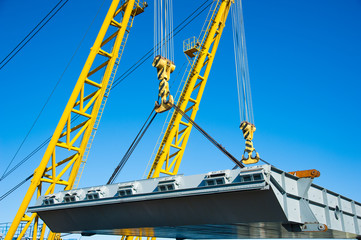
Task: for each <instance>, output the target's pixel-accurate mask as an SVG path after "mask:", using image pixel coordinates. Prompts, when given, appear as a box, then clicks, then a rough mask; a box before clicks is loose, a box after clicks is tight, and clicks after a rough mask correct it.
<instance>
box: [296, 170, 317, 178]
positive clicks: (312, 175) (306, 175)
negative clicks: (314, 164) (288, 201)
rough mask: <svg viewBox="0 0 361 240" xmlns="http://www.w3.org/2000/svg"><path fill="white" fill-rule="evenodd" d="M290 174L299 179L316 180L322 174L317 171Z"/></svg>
mask: <svg viewBox="0 0 361 240" xmlns="http://www.w3.org/2000/svg"><path fill="white" fill-rule="evenodd" d="M289 174H291V175H294V176H296V177H299V178H316V177H319V176H320V175H321V174H320V172H319V171H317V170H316V169H310V170H302V171H294V172H289Z"/></svg>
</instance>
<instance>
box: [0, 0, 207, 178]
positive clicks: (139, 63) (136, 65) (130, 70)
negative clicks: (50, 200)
mask: <svg viewBox="0 0 361 240" xmlns="http://www.w3.org/2000/svg"><path fill="white" fill-rule="evenodd" d="M209 2H210V3H209ZM103 3H104V2H103ZM206 3H209V4H208V5H206ZM212 3H213V1H212V0H207V1H204V2H203V3H202V4H201V5H200V6H199V7H198V8H197V9H196V10H194V11H193V12H192V13H191V14H190V15H188V17H186V18H185V19H184V20H183V21H182V22H181V23H180V24H178V26H177V27H176V28H174V29H173V31H172V35H171V36H172V38H174V37H175V36H176V35H178V34H179V33H180V32H181V31H182V30H183V29H184V28H185V27H186V26H188V25H189V24H190V23H191V22H193V21H194V20H195V19H196V18H197V17H198V16H199V15H200V14H202V13H203V12H204V11H205V10H206V9H207V8H208V7H209V6H210V5H211V4H212ZM202 8H203V9H202ZM98 12H99V11H98ZM197 12H198V13H197ZM97 14H98V13H97ZM195 14H196V15H195ZM193 15H195V16H193ZM94 19H95V18H94ZM189 19H190V20H189ZM188 20H189V21H188ZM93 21H94V20H93ZM187 21H188V22H187ZM182 25H183V26H182ZM88 30H89V29H88ZM176 30H177V31H176ZM84 37H85V36H84ZM168 38H170V35H168ZM83 39H84V38H83ZM160 44H161V42H160V43H158V45H157V48H158V47H159V46H160ZM154 50H155V48H154V47H153V48H151V49H150V50H149V51H148V52H147V53H146V54H144V55H143V56H142V57H141V58H140V59H139V60H138V61H137V62H136V63H134V64H133V65H132V66H131V67H129V68H128V69H127V70H126V71H125V72H124V73H123V74H122V75H120V76H119V77H118V78H117V79H116V80H115V81H114V83H113V85H112V88H111V90H113V89H114V88H115V87H117V86H118V85H119V84H120V83H121V82H123V81H124V80H125V79H126V78H127V77H129V75H130V74H132V73H133V72H134V71H135V70H137V69H138V68H139V67H140V66H142V65H143V64H144V63H145V62H146V61H147V60H148V59H149V58H151V57H152V56H153V51H154ZM72 58H73V57H72ZM68 65H69V64H68ZM64 73H65V71H64V72H63V74H62V76H63V75H64ZM54 90H55V89H54ZM50 97H51V95H50V96H49V99H50ZM44 107H45V105H44ZM40 114H41V112H40V113H39V115H40ZM76 117H78V116H76ZM36 121H37V120H35V122H34V124H33V125H35V123H36ZM72 121H73V119H72ZM30 131H31V129H30ZM30 131H29V134H30ZM50 139H51V136H50V137H49V138H48V139H47V140H45V141H44V142H42V143H41V144H40V145H39V146H38V147H37V148H35V150H33V151H32V152H31V153H29V154H28V155H27V156H26V157H25V158H23V159H22V160H21V161H20V162H19V163H18V164H17V165H15V166H14V167H13V168H12V169H10V170H9V171H7V170H6V171H5V172H4V174H3V175H2V177H1V178H0V182H1V181H2V180H4V179H5V178H6V177H7V176H8V175H9V174H10V173H12V172H14V171H15V170H16V169H17V168H19V167H20V166H21V165H22V164H24V163H25V162H26V161H27V160H29V159H30V158H31V157H32V156H33V155H35V154H36V153H37V152H38V151H40V150H41V149H42V148H43V147H44V146H46V144H47V143H49V141H50ZM24 141H25V140H24ZM22 146H23V145H22V144H21V145H20V147H19V148H18V150H17V152H18V151H20V149H21V147H22ZM16 155H17V153H16V154H15V156H14V157H13V159H12V160H11V162H10V164H9V166H10V165H11V163H12V162H13V161H14V159H15V157H16ZM8 168H9V167H8ZM8 168H7V169H8Z"/></svg>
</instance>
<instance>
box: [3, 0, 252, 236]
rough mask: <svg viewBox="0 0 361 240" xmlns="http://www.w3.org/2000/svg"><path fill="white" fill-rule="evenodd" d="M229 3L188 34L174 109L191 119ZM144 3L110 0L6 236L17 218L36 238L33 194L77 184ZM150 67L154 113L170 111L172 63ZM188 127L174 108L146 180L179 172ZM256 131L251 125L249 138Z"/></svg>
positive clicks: (221, 0) (222, 1) (219, 0)
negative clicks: (30, 210)
mask: <svg viewBox="0 0 361 240" xmlns="http://www.w3.org/2000/svg"><path fill="white" fill-rule="evenodd" d="M233 3H234V1H233V0H215V1H214V3H213V5H212V9H211V10H210V12H209V15H208V18H207V20H206V22H205V25H204V26H203V29H202V32H201V35H200V38H199V39H197V40H196V39H195V38H192V39H193V41H192V40H189V41H188V44H186V45H185V48H184V52H185V54H186V55H187V56H188V57H189V58H190V59H191V62H192V63H191V70H190V71H189V73H188V76H187V80H186V82H185V85H184V86H183V90H182V93H181V95H180V97H179V99H178V102H177V109H180V110H181V111H182V112H183V113H185V114H187V115H189V117H190V119H191V120H194V119H195V117H196V114H197V111H198V109H199V104H200V102H201V99H202V95H203V92H204V89H205V85H206V83H207V79H208V76H209V74H210V70H211V67H212V63H213V60H214V57H215V54H216V52H217V48H218V45H219V42H220V39H221V36H222V33H223V29H224V27H225V22H226V20H227V16H228V14H229V11H230V7H231V5H232V4H233ZM145 7H146V3H145V2H141V1H140V0H126V1H120V0H113V1H112V3H111V6H110V8H109V10H108V13H107V15H106V17H105V20H104V22H103V25H102V27H101V29H100V31H99V33H98V36H97V38H96V40H95V43H94V45H93V47H92V48H91V52H90V54H89V56H88V59H87V61H86V63H85V65H84V68H83V70H82V72H81V74H80V77H79V79H78V81H77V83H76V85H75V88H74V90H73V93H72V94H71V97H70V99H69V101H68V103H67V105H66V108H65V110H64V112H63V114H62V117H61V119H60V121H59V123H58V125H57V127H56V129H55V132H54V134H53V136H52V139H51V141H50V143H49V145H48V147H47V150H46V152H45V154H44V157H43V159H42V161H41V163H40V165H39V167H38V168H37V169H36V170H35V172H34V175H33V177H32V180H31V184H30V187H29V189H28V191H27V193H26V195H25V197H24V199H23V202H22V203H21V206H20V208H19V210H18V212H17V214H16V216H15V218H14V221H13V222H12V225H11V227H10V229H9V231H8V233H7V235H6V237H5V240H10V239H13V236H14V234H15V232H16V230H17V228H18V226H19V224H20V222H26V225H25V228H23V230H22V231H21V234H20V235H19V236H18V239H21V238H22V237H23V235H24V233H25V232H26V231H27V229H28V227H29V226H30V225H31V224H32V223H33V224H34V227H33V229H34V230H33V239H37V236H38V232H37V226H38V223H39V218H38V216H37V214H32V215H31V216H27V215H26V214H25V211H26V209H27V207H28V205H29V203H30V200H31V199H32V198H33V197H34V196H35V197H36V198H37V197H39V196H40V195H46V194H51V193H54V191H55V188H56V187H58V186H63V187H64V189H65V190H70V189H72V188H74V187H76V186H77V183H78V181H79V179H80V176H81V173H82V170H83V167H84V163H85V162H86V158H87V155H88V153H89V150H90V147H91V143H92V140H93V138H94V135H95V132H96V130H97V128H98V124H99V121H100V118H101V115H102V112H103V108H104V106H105V103H106V100H107V96H108V94H109V91H110V88H111V85H112V81H113V79H114V76H115V73H116V70H117V66H118V64H119V61H120V57H121V55H122V52H123V50H124V46H125V43H126V41H127V37H128V34H129V31H130V29H131V27H132V24H133V19H134V17H135V16H136V15H138V14H140V13H142V12H143V11H144V8H145ZM118 18H119V19H120V20H118ZM106 36H107V37H106ZM107 49H108V50H107ZM96 59H97V61H96ZM98 59H101V60H100V61H99V60H98ZM162 60H164V61H162ZM99 62H100V63H99ZM153 66H154V67H156V68H157V71H158V79H159V80H160V81H161V83H160V86H159V89H160V93H159V96H160V97H161V101H160V103H158V105H157V104H156V107H155V111H157V112H163V111H166V110H169V109H170V108H171V106H172V105H173V98H172V96H171V95H170V94H169V89H168V83H167V80H169V75H170V73H171V72H172V71H173V70H174V68H175V65H174V63H173V62H171V61H169V60H168V59H162V57H161V56H159V57H158V56H157V57H156V58H155V60H154V61H153ZM100 70H105V71H104V75H101V74H100ZM162 73H163V74H162ZM97 75H100V77H99V78H98V79H97V80H95V79H93V77H95V76H97ZM164 86H165V87H164ZM74 118H79V119H81V123H80V124H77V125H75V126H73V125H72V123H73V121H72V120H73V119H74ZM191 129H192V124H191V123H190V122H184V121H182V115H181V114H180V113H179V111H174V112H173V115H172V117H171V120H170V122H169V125H168V127H167V130H166V132H165V134H164V136H163V140H162V142H161V144H160V146H159V149H158V152H157V155H156V157H155V159H154V161H153V164H152V166H151V169H150V171H149V174H148V177H147V178H155V177H158V176H159V175H160V174H167V175H175V174H177V172H178V169H179V166H180V163H181V160H182V156H183V154H184V151H185V148H186V145H187V141H188V138H189V135H190V132H191ZM254 130H255V128H254ZM254 130H253V129H252V136H253V131H254ZM251 140H252V139H251ZM64 150H65V151H64ZM58 152H60V153H61V154H58ZM64 153H65V154H64ZM65 173H67V174H68V175H69V177H68V178H65ZM44 226H45V225H44ZM44 234H45V227H43V228H42V230H41V234H40V239H43V238H44ZM58 237H60V236H58V235H56V234H55V233H52V232H50V234H49V236H48V239H56V238H58ZM123 238H125V236H123ZM126 238H128V239H133V238H134V237H132V236H126Z"/></svg>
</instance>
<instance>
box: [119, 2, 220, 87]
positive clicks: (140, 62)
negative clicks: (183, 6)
mask: <svg viewBox="0 0 361 240" xmlns="http://www.w3.org/2000/svg"><path fill="white" fill-rule="evenodd" d="M208 2H210V3H209V4H208V5H206V6H205V7H204V8H203V9H201V8H202V7H203V6H204V5H205V4H206V3H208ZM212 3H213V1H211V0H207V1H205V2H203V3H202V4H201V5H200V6H199V7H198V8H197V9H196V10H195V11H193V12H192V13H191V14H190V15H189V16H188V17H186V18H185V19H184V20H183V21H182V22H181V23H180V24H178V26H177V27H175V28H174V30H173V31H172V38H174V37H175V36H176V35H178V34H179V33H180V32H181V31H182V30H183V29H184V28H185V27H187V26H188V25H189V24H190V23H191V22H193V21H194V19H196V18H197V17H198V16H199V15H200V14H202V13H203V12H204V11H205V10H206V9H207V8H208V7H209V6H210V5H212ZM199 9H201V10H200V11H199ZM197 11H199V12H198V13H197V14H196V15H195V16H194V17H192V16H193V15H194V14H195V13H196V12H197ZM191 17H192V18H191ZM189 18H191V19H190V20H189V21H188V22H187V23H185V22H186V21H187V20H188V19H189ZM184 23H185V25H184V26H182V25H183V24H184ZM176 30H177V31H176ZM169 37H170V35H168V38H169ZM160 45H161V42H158V44H157V46H156V48H155V47H153V48H151V49H149V51H148V52H147V53H146V54H144V55H143V56H142V57H141V58H140V59H139V60H138V61H137V62H136V63H134V64H133V65H132V66H131V67H130V68H128V69H127V70H126V71H125V72H124V73H123V74H122V75H120V76H119V77H118V78H117V79H116V80H115V81H114V83H113V86H112V89H114V88H115V87H116V86H117V85H119V84H120V83H121V82H122V81H124V80H125V79H126V78H127V77H128V76H129V75H130V74H132V73H133V72H134V71H135V70H136V69H138V68H139V67H140V66H141V65H143V64H144V63H145V62H146V61H147V60H148V59H150V58H151V57H152V56H153V53H154V51H155V50H156V49H158V48H159V47H160Z"/></svg>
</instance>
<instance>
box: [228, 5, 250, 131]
mask: <svg viewBox="0 0 361 240" xmlns="http://www.w3.org/2000/svg"><path fill="white" fill-rule="evenodd" d="M232 30H233V46H234V55H235V65H236V78H237V89H238V90H237V92H238V105H239V111H240V121H241V122H242V121H247V122H250V123H253V124H254V114H253V103H252V93H251V83H250V77H249V67H248V59H247V47H246V39H245V30H244V21H243V10H242V1H241V0H236V1H235V3H234V4H233V5H232Z"/></svg>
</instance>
